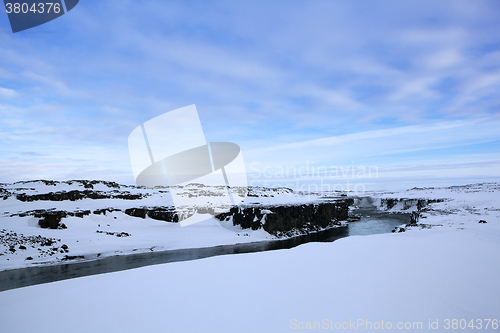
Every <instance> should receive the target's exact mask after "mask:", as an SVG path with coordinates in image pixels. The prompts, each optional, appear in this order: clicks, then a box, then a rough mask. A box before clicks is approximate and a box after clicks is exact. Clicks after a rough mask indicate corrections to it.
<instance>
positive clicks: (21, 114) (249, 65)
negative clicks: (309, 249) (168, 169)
mask: <svg viewBox="0 0 500 333" xmlns="http://www.w3.org/2000/svg"><path fill="white" fill-rule="evenodd" d="M499 15H500V2H498V1H496V0H493V1H481V0H480V1H460V0H453V1H439V2H437V1H425V0H419V1H356V0H354V1H333V0H332V1H330V0H329V1H312V0H311V1H154V0H144V1H128V0H98V1H97V0H80V2H79V4H78V5H77V6H76V7H75V8H74V9H73V10H72V11H70V12H69V13H67V14H65V15H63V16H61V17H60V18H58V19H56V20H53V21H51V22H48V23H46V24H43V25H41V26H39V27H35V28H32V29H29V30H26V31H22V32H18V33H15V34H13V33H12V31H11V29H10V25H9V21H8V18H7V14H6V13H5V12H4V13H1V14H0V115H1V117H0V142H1V145H0V182H15V181H19V180H31V179H55V180H69V179H105V180H113V181H118V182H120V183H123V184H134V176H133V173H132V168H131V162H130V158H129V151H128V141H127V139H128V136H129V134H130V133H131V132H132V131H133V130H134V129H135V128H137V127H138V126H140V125H141V124H142V123H144V122H146V121H148V120H150V119H152V118H154V117H157V116H159V115H161V114H164V113H165V112H168V111H171V110H175V109H178V108H181V107H184V106H187V105H191V104H195V105H196V108H197V110H198V114H199V118H200V121H201V124H202V127H203V131H204V134H205V138H206V141H207V142H214V141H224V142H233V143H236V144H238V145H239V146H240V147H241V152H242V155H243V158H244V161H245V165H246V169H247V177H248V181H249V183H250V184H252V185H261V186H288V187H292V188H293V189H296V190H308V188H307V186H311V184H315V185H314V186H320V187H321V186H324V185H326V184H327V185H328V186H331V187H332V188H333V187H335V186H336V189H344V190H346V189H347V186H353V187H352V188H351V190H352V189H353V188H354V187H355V186H357V187H356V190H357V191H362V190H365V189H366V190H374V189H381V190H382V189H383V190H396V189H406V188H411V187H424V186H427V187H429V186H451V185H463V184H468V183H477V182H495V181H500V179H499V178H500V177H499V174H500V149H499V148H500V131H499V130H498V129H499V128H500V112H499V111H500V94H499V93H498V91H499V89H500V20H499V19H498V18H499ZM318 170H319V171H320V172H318ZM299 171H300V172H299ZM369 171H371V173H369ZM348 183H349V184H348ZM304 185H306V187H303V186H304ZM325 189H326V188H325ZM309 190H314V187H312V188H309Z"/></svg>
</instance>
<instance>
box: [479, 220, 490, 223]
mask: <svg viewBox="0 0 500 333" xmlns="http://www.w3.org/2000/svg"><path fill="white" fill-rule="evenodd" d="M478 223H488V222H486V221H485V220H479V222H478Z"/></svg>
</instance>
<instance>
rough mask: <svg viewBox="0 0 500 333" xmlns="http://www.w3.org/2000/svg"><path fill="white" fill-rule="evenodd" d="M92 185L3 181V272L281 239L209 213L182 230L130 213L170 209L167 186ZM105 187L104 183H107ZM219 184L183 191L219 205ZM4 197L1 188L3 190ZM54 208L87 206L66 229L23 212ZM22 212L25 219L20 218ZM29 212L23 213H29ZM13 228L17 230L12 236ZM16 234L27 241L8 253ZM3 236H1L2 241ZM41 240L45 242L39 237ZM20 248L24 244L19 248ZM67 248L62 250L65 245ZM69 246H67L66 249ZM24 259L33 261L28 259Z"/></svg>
mask: <svg viewBox="0 0 500 333" xmlns="http://www.w3.org/2000/svg"><path fill="white" fill-rule="evenodd" d="M85 184H88V181H87V182H78V181H68V182H56V183H51V182H43V181H32V182H23V183H15V184H3V185H2V188H3V189H4V190H5V191H6V192H5V193H9V194H10V195H9V196H6V197H5V199H4V200H0V214H1V213H3V214H2V215H0V271H1V270H6V269H14V268H20V267H27V266H31V265H39V264H54V263H56V264H57V263H60V262H61V261H64V260H65V258H67V256H72V257H78V256H85V258H90V259H95V258H98V257H99V258H102V257H104V256H111V255H123V254H130V253H139V252H149V251H162V250H173V249H182V248H198V247H207V246H216V245H224V244H236V243H246V242H255V241H261V240H266V239H275V238H276V237H274V236H272V235H270V234H268V233H267V232H265V231H264V230H262V229H260V230H255V231H254V230H251V229H245V230H242V229H241V228H240V227H234V226H233V225H232V223H231V222H230V221H227V222H224V221H223V222H221V221H219V220H217V219H215V218H213V217H211V216H210V215H208V214H207V217H206V220H205V221H204V222H201V223H197V224H193V225H190V226H186V227H181V226H180V224H179V223H170V222H165V221H161V220H155V219H151V218H149V217H147V216H146V218H145V219H142V218H138V217H132V216H129V215H127V214H125V210H126V209H128V208H139V207H168V206H171V205H172V199H171V197H170V194H169V190H168V189H167V188H156V189H145V188H137V187H129V186H123V185H118V184H113V183H102V182H99V183H96V184H93V188H85V187H84V185H85ZM106 184H107V185H106ZM75 190H77V191H85V190H88V191H91V190H92V191H96V193H99V194H100V195H102V196H108V197H109V198H108V197H107V198H102V199H90V198H84V199H80V200H75V201H71V200H63V201H49V200H35V201H26V202H23V201H20V200H18V199H17V197H16V196H17V195H19V194H26V195H31V196H33V195H41V194H47V193H59V192H70V191H75ZM217 190H218V189H214V188H210V187H204V188H198V187H197V186H195V185H192V186H190V187H188V188H186V193H187V194H188V195H189V194H191V195H192V196H193V203H194V204H195V205H198V206H203V207H207V206H212V207H215V208H217V206H218V203H217V200H218V198H219V197H218V196H217V195H216V194H217V193H215V194H214V192H216V191H217ZM0 194H2V193H0ZM117 195H140V196H141V197H140V198H138V199H123V198H116V197H115V198H113V196H117ZM250 195H251V196H248V197H246V198H245V202H244V204H247V205H251V204H253V203H258V204H260V205H270V204H273V205H280V204H301V203H309V202H311V201H312V200H317V196H315V195H312V196H311V195H300V194H295V193H292V192H291V191H287V190H280V189H278V190H272V189H262V188H251V189H250ZM109 208H111V209H118V210H117V211H112V212H109V211H108V212H106V214H105V215H104V214H94V213H93V212H94V211H95V210H99V209H101V210H102V209H109ZM50 209H52V210H57V211H67V212H84V211H90V214H89V215H84V216H83V217H76V216H68V217H65V218H63V219H62V221H61V222H62V223H64V225H65V226H66V227H67V228H66V229H64V230H54V229H42V228H40V226H39V225H38V221H39V218H36V217H34V216H32V215H27V216H22V215H23V213H26V212H33V211H35V210H50ZM19 214H21V216H19ZM24 215H25V214H24ZM13 233H15V235H13ZM34 237H43V239H45V240H46V239H48V240H50V241H52V242H53V244H51V245H49V246H40V243H41V242H40V241H38V242H32V241H31V240H32V239H33V238H34ZM13 239H23V240H24V242H20V243H19V244H16V245H15V246H14V250H15V251H14V252H13V251H10V246H11V245H12V244H13V242H12V240H13ZM1 240H4V241H3V242H2V241H1ZM42 243H43V240H42ZM20 246H23V247H25V248H26V249H24V248H22V249H20V248H19V247H20ZM63 246H64V248H61V247H63ZM66 247H67V248H66ZM27 258H31V259H28V260H27Z"/></svg>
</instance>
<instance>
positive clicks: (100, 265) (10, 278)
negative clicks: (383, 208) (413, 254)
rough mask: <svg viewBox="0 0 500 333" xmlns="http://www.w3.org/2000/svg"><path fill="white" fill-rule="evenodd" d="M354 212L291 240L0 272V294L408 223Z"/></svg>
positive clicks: (403, 218)
mask: <svg viewBox="0 0 500 333" xmlns="http://www.w3.org/2000/svg"><path fill="white" fill-rule="evenodd" d="M355 213H356V214H358V215H361V216H362V217H361V218H360V220H359V221H355V222H349V223H348V225H347V226H345V227H338V228H333V229H328V230H324V231H321V232H318V233H312V234H309V235H303V236H297V237H294V238H290V239H283V240H273V241H262V242H253V243H246V244H234V245H220V246H215V247H206V248H195V249H181V250H169V251H160V252H148V253H136V254H130V255H118V256H113V257H106V258H102V259H98V260H92V261H80V262H73V263H67V264H57V265H47V266H33V267H27V268H20V269H13V270H7V271H3V272H0V291H4V290H9V289H15V288H21V287H26V286H31V285H35V284H42V283H48V282H54V281H60V280H66V279H72V278H77V277H82V276H88V275H94V274H103V273H110V272H116V271H122V270H127V269H132V268H138V267H143V266H149V265H156V264H164V263H169V262H176V261H188V260H195V259H202V258H207V257H213V256H218V255H226V254H238V253H251V252H262V251H270V250H278V249H290V248H292V247H295V246H297V245H300V244H304V243H308V242H333V241H335V240H337V239H339V238H343V237H347V236H353V235H373V234H381V233H390V232H391V231H392V230H393V229H394V228H395V227H396V226H399V225H401V224H403V223H408V222H409V216H408V215H407V214H388V213H384V212H380V211H376V210H373V209H360V210H357V211H355Z"/></svg>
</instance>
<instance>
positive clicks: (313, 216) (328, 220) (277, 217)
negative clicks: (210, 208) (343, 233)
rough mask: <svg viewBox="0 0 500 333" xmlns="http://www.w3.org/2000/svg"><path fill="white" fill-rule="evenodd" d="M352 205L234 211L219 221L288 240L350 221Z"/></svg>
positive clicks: (340, 202) (349, 202) (339, 203)
mask: <svg viewBox="0 0 500 333" xmlns="http://www.w3.org/2000/svg"><path fill="white" fill-rule="evenodd" d="M352 203H353V200H352V199H345V200H337V201H333V202H324V203H315V204H303V205H289V206H268V207H262V206H257V207H244V208H243V207H233V208H231V210H230V211H229V212H227V213H222V214H220V215H218V216H216V217H217V218H218V219H219V220H221V221H223V220H230V219H232V221H233V225H239V226H241V227H242V228H243V229H248V228H251V229H252V230H258V229H260V228H263V229H264V230H265V231H267V232H268V233H270V234H272V235H275V236H288V235H290V234H292V233H299V234H304V233H308V232H311V231H317V230H321V229H324V228H327V227H331V226H334V225H336V224H337V225H338V224H340V222H339V221H345V220H347V219H348V217H349V215H348V213H349V206H350V205H352Z"/></svg>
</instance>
